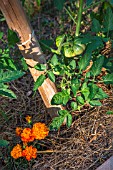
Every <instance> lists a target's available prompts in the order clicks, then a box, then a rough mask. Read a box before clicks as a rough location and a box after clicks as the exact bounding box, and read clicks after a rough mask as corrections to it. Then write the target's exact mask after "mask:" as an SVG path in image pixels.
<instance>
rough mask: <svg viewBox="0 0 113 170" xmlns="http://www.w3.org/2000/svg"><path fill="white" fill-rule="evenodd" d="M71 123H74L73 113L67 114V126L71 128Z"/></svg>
mask: <svg viewBox="0 0 113 170" xmlns="http://www.w3.org/2000/svg"><path fill="white" fill-rule="evenodd" d="M71 124H72V115H71V114H69V113H68V114H67V116H66V126H67V127H68V128H69V127H70V126H71Z"/></svg>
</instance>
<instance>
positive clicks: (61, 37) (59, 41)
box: [56, 34, 65, 47]
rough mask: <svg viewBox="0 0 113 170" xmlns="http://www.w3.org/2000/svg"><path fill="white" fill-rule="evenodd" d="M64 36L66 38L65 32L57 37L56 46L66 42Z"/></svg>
mask: <svg viewBox="0 0 113 170" xmlns="http://www.w3.org/2000/svg"><path fill="white" fill-rule="evenodd" d="M64 38H65V34H63V35H59V36H58V37H57V38H56V46H57V47H60V46H61V44H62V43H63V42H64Z"/></svg>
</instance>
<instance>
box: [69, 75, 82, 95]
mask: <svg viewBox="0 0 113 170" xmlns="http://www.w3.org/2000/svg"><path fill="white" fill-rule="evenodd" d="M79 88H80V81H79V80H78V79H76V78H73V79H72V80H71V90H72V92H73V95H74V97H76V94H77V91H78V90H79Z"/></svg>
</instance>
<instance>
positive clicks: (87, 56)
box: [78, 53, 91, 71]
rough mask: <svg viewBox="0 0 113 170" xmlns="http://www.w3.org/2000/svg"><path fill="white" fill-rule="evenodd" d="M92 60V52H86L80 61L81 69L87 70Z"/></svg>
mask: <svg viewBox="0 0 113 170" xmlns="http://www.w3.org/2000/svg"><path fill="white" fill-rule="evenodd" d="M90 60H91V54H88V53H86V54H85V55H84V56H83V57H81V59H80V61H79V62H78V65H79V69H80V70H81V71H82V70H85V69H86V68H87V66H88V65H89V63H90Z"/></svg>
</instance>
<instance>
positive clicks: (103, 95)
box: [94, 88, 109, 100]
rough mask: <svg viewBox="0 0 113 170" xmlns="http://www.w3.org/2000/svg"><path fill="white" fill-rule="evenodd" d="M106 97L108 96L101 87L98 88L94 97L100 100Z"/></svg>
mask: <svg viewBox="0 0 113 170" xmlns="http://www.w3.org/2000/svg"><path fill="white" fill-rule="evenodd" d="M108 97H109V96H108V95H107V94H106V93H105V92H104V91H103V90H102V89H101V88H99V89H98V92H97V93H96V95H95V97H94V99H99V100H102V99H105V98H108Z"/></svg>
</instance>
